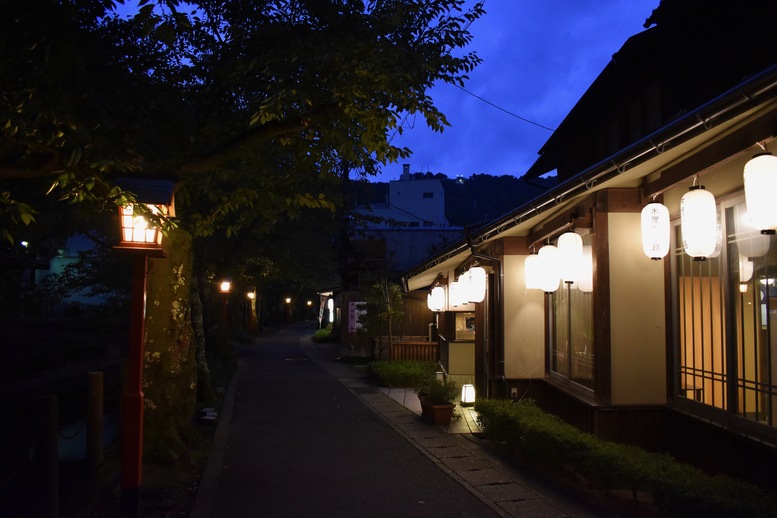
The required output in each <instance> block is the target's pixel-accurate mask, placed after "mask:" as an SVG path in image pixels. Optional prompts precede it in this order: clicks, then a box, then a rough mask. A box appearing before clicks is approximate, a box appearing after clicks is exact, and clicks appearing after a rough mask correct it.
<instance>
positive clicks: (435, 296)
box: [426, 286, 445, 312]
mask: <svg viewBox="0 0 777 518" xmlns="http://www.w3.org/2000/svg"><path fill="white" fill-rule="evenodd" d="M426 304H427V306H429V309H430V310H432V311H435V312H437V311H442V309H443V307H445V288H443V287H442V286H435V287H434V288H432V291H431V293H429V295H427V296H426Z"/></svg>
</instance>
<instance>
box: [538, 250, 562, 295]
mask: <svg viewBox="0 0 777 518" xmlns="http://www.w3.org/2000/svg"><path fill="white" fill-rule="evenodd" d="M537 255H538V256H539V264H540V272H541V273H540V284H541V289H542V291H544V292H545V293H553V292H554V291H556V290H557V289H558V287H559V283H560V281H561V275H560V274H559V267H558V262H559V253H558V248H556V247H555V246H553V245H545V246H543V247H542V248H540V251H539V253H538V254H537Z"/></svg>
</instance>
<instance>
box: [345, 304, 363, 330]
mask: <svg viewBox="0 0 777 518" xmlns="http://www.w3.org/2000/svg"><path fill="white" fill-rule="evenodd" d="M366 314H367V303H366V302H361V301H356V302H349V303H348V332H349V333H355V332H356V331H359V330H361V329H364V324H363V322H364V315H366Z"/></svg>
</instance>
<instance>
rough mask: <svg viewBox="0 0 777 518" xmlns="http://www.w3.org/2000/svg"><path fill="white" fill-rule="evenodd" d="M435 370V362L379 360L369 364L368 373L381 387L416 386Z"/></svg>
mask: <svg viewBox="0 0 777 518" xmlns="http://www.w3.org/2000/svg"><path fill="white" fill-rule="evenodd" d="M436 371H437V364H436V363H435V362H420V361H413V360H397V361H384V360H380V361H376V362H372V363H371V364H370V365H369V372H370V375H371V376H372V377H373V378H374V379H375V381H376V382H377V383H378V384H379V385H381V386H383V387H417V386H418V385H419V384H421V383H422V382H423V381H424V380H427V379H429V378H430V377H434V373H435V372H436Z"/></svg>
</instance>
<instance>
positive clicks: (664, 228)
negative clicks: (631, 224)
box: [642, 202, 670, 260]
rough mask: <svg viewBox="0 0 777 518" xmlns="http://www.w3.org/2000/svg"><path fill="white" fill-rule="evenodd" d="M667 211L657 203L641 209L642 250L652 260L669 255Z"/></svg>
mask: <svg viewBox="0 0 777 518" xmlns="http://www.w3.org/2000/svg"><path fill="white" fill-rule="evenodd" d="M669 235H670V223H669V209H667V208H666V207H665V206H664V205H663V204H661V203H658V202H653V203H648V204H647V205H645V208H643V209H642V250H643V251H644V252H645V255H646V256H648V257H650V258H651V259H654V260H659V259H662V258H664V257H666V254H668V253H669Z"/></svg>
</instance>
